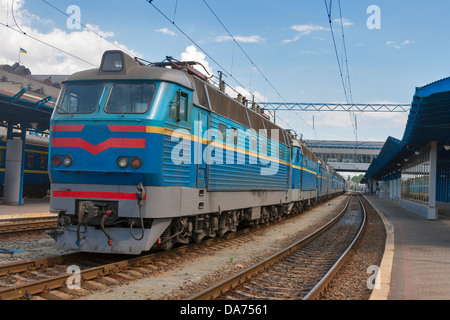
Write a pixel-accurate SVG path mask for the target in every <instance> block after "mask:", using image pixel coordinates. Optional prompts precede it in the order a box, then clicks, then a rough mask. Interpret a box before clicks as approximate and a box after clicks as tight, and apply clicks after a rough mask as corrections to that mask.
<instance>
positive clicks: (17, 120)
mask: <svg viewBox="0 0 450 320" xmlns="http://www.w3.org/2000/svg"><path fill="white" fill-rule="evenodd" d="M26 92H27V89H26V88H23V89H22V90H20V91H19V92H17V93H15V94H11V93H10V92H7V91H3V90H0V119H1V121H2V123H1V125H3V126H5V125H7V124H8V123H13V124H16V125H17V124H20V125H21V127H25V129H27V128H28V129H30V130H32V131H36V132H46V131H48V130H49V128H50V117H51V114H52V112H53V105H52V104H51V103H50V101H51V100H52V99H53V97H52V96H48V97H46V98H43V99H38V98H33V97H30V96H24V94H25V93H26ZM5 123H6V124H5Z"/></svg>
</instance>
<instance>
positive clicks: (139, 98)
mask: <svg viewBox="0 0 450 320" xmlns="http://www.w3.org/2000/svg"><path fill="white" fill-rule="evenodd" d="M154 93H155V85H154V84H151V83H120V84H115V85H114V86H113V87H112V89H111V93H110V95H109V98H108V103H107V104H106V107H105V112H107V113H146V112H147V111H148V110H149V108H150V104H151V102H152V100H153V95H154Z"/></svg>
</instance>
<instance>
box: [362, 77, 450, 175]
mask: <svg viewBox="0 0 450 320" xmlns="http://www.w3.org/2000/svg"><path fill="white" fill-rule="evenodd" d="M430 141H437V142H438V147H439V148H442V147H443V146H450V77H449V78H445V79H442V80H439V81H436V82H433V83H430V84H428V85H425V86H423V87H418V88H416V92H415V94H414V97H413V101H412V105H411V110H410V112H409V116H408V121H407V124H406V128H405V132H404V134H403V138H402V140H397V139H395V138H392V137H389V138H388V139H387V140H386V143H385V145H384V146H383V149H382V150H381V152H380V154H379V156H378V157H377V158H376V159H375V160H374V161H373V162H372V164H371V165H370V167H369V169H368V171H367V172H366V175H365V177H364V179H363V180H362V182H366V181H367V180H368V179H370V178H372V179H375V180H380V179H382V178H383V176H385V175H387V174H390V173H392V172H394V171H396V170H398V169H399V168H400V166H399V164H401V162H402V160H403V159H404V158H408V156H409V155H410V154H411V153H413V152H414V151H415V150H418V149H419V148H420V147H421V146H423V145H425V144H427V143H429V142H430Z"/></svg>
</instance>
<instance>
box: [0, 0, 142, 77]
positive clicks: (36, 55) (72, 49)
mask: <svg viewBox="0 0 450 320" xmlns="http://www.w3.org/2000/svg"><path fill="white" fill-rule="evenodd" d="M23 6H24V1H17V2H16V3H15V6H14V13H15V19H16V21H17V24H18V25H19V26H20V29H21V30H23V32H25V33H26V34H27V35H29V36H31V37H34V38H36V39H39V40H41V41H43V42H45V43H48V44H50V45H52V46H54V47H56V48H59V49H61V50H64V51H65V52H68V53H70V54H72V55H74V56H76V57H79V58H80V59H83V60H86V61H88V62H89V63H86V62H84V61H82V60H80V59H77V58H74V57H72V56H70V55H67V54H65V53H63V52H61V51H58V50H57V49H54V48H52V47H50V46H48V45H46V44H43V43H41V42H38V41H36V40H34V39H32V38H30V37H28V36H26V35H24V34H22V33H20V32H16V31H14V30H11V29H10V28H7V27H5V26H0V39H2V46H1V47H2V50H1V51H2V54H1V56H0V64H13V63H15V62H17V58H18V55H19V49H20V48H24V49H25V50H27V52H28V54H22V55H21V62H22V64H23V65H25V66H26V67H27V68H29V69H30V70H31V72H32V73H33V74H72V73H74V72H77V71H80V70H85V69H90V68H94V66H99V65H100V60H101V56H102V54H103V52H104V51H106V50H112V49H114V50H117V49H118V47H120V48H122V50H124V51H126V52H130V53H131V54H132V55H133V56H138V55H139V54H138V53H136V52H134V51H133V50H131V49H129V48H127V47H126V46H124V45H122V44H120V43H118V42H116V41H114V42H113V43H114V44H112V43H109V42H107V41H105V40H104V39H107V38H111V37H113V36H114V33H112V32H108V31H104V30H101V29H100V27H99V26H95V25H90V24H86V26H87V27H88V28H90V29H91V30H93V31H95V32H96V33H97V34H99V35H101V36H102V37H103V38H104V39H102V38H100V37H99V36H98V35H97V34H95V33H94V32H91V31H89V30H86V29H84V28H83V29H80V30H69V29H67V30H62V29H59V28H53V29H52V30H51V31H49V32H46V33H44V32H41V31H39V30H38V29H36V28H33V27H31V22H32V21H37V22H40V23H42V22H43V21H44V20H42V19H41V18H40V17H38V16H36V15H34V14H30V13H29V12H27V11H26V10H24V9H23ZM0 9H1V10H0V11H2V12H6V9H7V8H6V1H2V2H1V4H0ZM9 9H11V6H9ZM10 19H11V18H10ZM44 23H45V24H47V25H50V24H51V23H53V22H51V21H49V20H45V21H44ZM9 25H10V26H11V27H12V28H14V29H16V30H18V27H17V26H16V25H15V24H14V22H12V21H11V20H10V21H9ZM117 46H118V47H117Z"/></svg>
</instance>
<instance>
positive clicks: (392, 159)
mask: <svg viewBox="0 0 450 320" xmlns="http://www.w3.org/2000/svg"><path fill="white" fill-rule="evenodd" d="M406 152H407V150H406V148H405V144H404V143H402V141H400V140H398V139H395V138H393V137H389V138H388V139H387V140H386V142H385V144H384V146H383V148H382V149H381V151H380V153H379V154H378V156H377V158H375V159H374V160H373V161H372V163H371V165H370V167H369V169H368V170H367V172H366V174H365V178H366V179H368V178H374V179H377V180H378V179H381V178H382V177H383V176H384V175H386V174H388V173H391V172H394V171H396V170H398V169H399V168H400V166H399V163H401V161H402V159H401V158H402V157H404V153H406Z"/></svg>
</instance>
